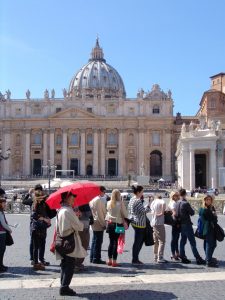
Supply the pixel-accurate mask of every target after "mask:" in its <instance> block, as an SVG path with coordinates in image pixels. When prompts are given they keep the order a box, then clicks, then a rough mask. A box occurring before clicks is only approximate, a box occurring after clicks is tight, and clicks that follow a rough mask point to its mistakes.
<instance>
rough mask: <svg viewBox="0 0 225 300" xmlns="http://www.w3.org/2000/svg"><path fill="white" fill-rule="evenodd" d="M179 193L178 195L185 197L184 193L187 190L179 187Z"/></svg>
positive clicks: (185, 193)
mask: <svg viewBox="0 0 225 300" xmlns="http://www.w3.org/2000/svg"><path fill="white" fill-rule="evenodd" d="M179 194H180V196H181V197H182V198H185V197H186V195H187V192H186V190H185V189H180V191H179Z"/></svg>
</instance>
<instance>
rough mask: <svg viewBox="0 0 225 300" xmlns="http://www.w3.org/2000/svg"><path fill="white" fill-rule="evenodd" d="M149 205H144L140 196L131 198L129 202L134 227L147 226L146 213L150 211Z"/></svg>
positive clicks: (130, 216)
mask: <svg viewBox="0 0 225 300" xmlns="http://www.w3.org/2000/svg"><path fill="white" fill-rule="evenodd" d="M150 210H151V209H150V207H149V205H148V206H146V207H144V205H143V203H142V201H141V200H140V198H137V197H136V196H134V197H133V198H131V199H130V202H129V204H128V211H129V219H130V220H131V224H132V226H134V227H138V228H145V227H146V213H148V212H149V211H150Z"/></svg>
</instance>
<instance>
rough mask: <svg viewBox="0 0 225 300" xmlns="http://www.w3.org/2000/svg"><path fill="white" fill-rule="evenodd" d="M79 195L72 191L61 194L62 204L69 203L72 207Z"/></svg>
mask: <svg viewBox="0 0 225 300" xmlns="http://www.w3.org/2000/svg"><path fill="white" fill-rule="evenodd" d="M76 196H77V195H75V194H73V193H72V192H71V191H68V192H64V193H62V194H61V202H60V204H61V205H69V206H71V207H73V206H74V201H75V197H76Z"/></svg>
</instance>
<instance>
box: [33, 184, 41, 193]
mask: <svg viewBox="0 0 225 300" xmlns="http://www.w3.org/2000/svg"><path fill="white" fill-rule="evenodd" d="M34 191H43V187H42V185H41V184H36V185H35V187H34Z"/></svg>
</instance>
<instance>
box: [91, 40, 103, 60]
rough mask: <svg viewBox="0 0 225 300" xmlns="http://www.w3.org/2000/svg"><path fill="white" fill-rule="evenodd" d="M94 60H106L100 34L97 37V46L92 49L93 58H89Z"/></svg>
mask: <svg viewBox="0 0 225 300" xmlns="http://www.w3.org/2000/svg"><path fill="white" fill-rule="evenodd" d="M94 60H95V61H96V60H98V61H104V62H105V59H104V53H103V50H102V48H101V47H100V46H99V39H98V36H97V38H96V43H95V47H94V48H93V49H92V51H91V58H90V59H89V61H94Z"/></svg>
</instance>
